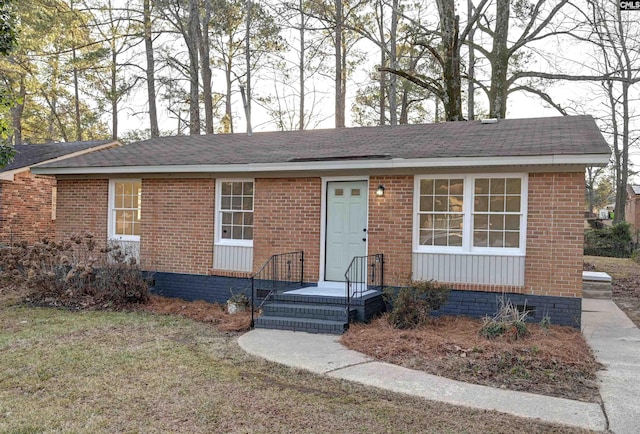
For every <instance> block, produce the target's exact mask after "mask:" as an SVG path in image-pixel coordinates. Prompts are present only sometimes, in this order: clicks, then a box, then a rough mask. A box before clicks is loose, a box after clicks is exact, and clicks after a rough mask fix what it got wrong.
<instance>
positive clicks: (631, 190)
mask: <svg viewBox="0 0 640 434" xmlns="http://www.w3.org/2000/svg"><path fill="white" fill-rule="evenodd" d="M624 209H625V219H624V220H625V221H626V222H627V223H629V224H630V225H632V226H633V227H634V228H635V229H640V185H632V184H627V203H626V205H625V208H624Z"/></svg>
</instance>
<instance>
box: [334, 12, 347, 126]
mask: <svg viewBox="0 0 640 434" xmlns="http://www.w3.org/2000/svg"><path fill="white" fill-rule="evenodd" d="M335 5H336V30H335V32H336V34H335V49H336V71H335V73H336V75H335V84H336V107H335V110H336V113H335V120H336V128H342V127H344V126H345V117H346V101H345V89H344V88H343V86H344V81H343V76H344V71H343V70H342V65H343V61H344V59H343V57H344V53H343V50H342V48H343V44H342V32H343V27H344V22H343V21H344V17H343V12H342V1H341V0H337V1H336V2H335Z"/></svg>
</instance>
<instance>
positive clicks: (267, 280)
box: [251, 251, 304, 327]
mask: <svg viewBox="0 0 640 434" xmlns="http://www.w3.org/2000/svg"><path fill="white" fill-rule="evenodd" d="M303 280H304V252H303V251H299V252H289V253H280V254H277V255H273V256H271V257H270V258H269V259H268V260H267V262H265V263H264V265H263V266H262V268H260V270H259V271H258V272H257V273H255V274H254V275H253V276H251V327H253V325H254V322H253V320H254V313H255V311H256V310H257V309H260V308H261V307H262V305H263V304H264V303H265V302H266V301H268V300H269V298H271V297H272V296H273V295H274V294H278V293H281V292H284V291H287V290H291V289H296V288H301V287H302V286H303V285H304V283H303ZM256 300H260V305H259V306H257V307H256Z"/></svg>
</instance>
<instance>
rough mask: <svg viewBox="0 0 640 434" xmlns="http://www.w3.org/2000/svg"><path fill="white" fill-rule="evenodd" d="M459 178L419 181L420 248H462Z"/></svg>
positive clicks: (462, 181)
mask: <svg viewBox="0 0 640 434" xmlns="http://www.w3.org/2000/svg"><path fill="white" fill-rule="evenodd" d="M463 189H464V180H463V179H422V180H420V203H419V214H420V245H423V246H462V221H463V216H464V213H463V212H462V209H463V208H462V207H463V203H464V196H463Z"/></svg>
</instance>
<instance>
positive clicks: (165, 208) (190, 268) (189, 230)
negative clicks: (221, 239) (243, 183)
mask: <svg viewBox="0 0 640 434" xmlns="http://www.w3.org/2000/svg"><path fill="white" fill-rule="evenodd" d="M214 204H215V180H214V179H143V180H142V222H141V229H140V232H141V235H140V261H141V266H142V268H143V269H148V270H155V271H165V272H175V273H190V274H207V273H208V272H209V270H211V267H212V266H213V227H214V226H213V224H214V222H213V217H214V212H215V211H214ZM105 215H106V213H105Z"/></svg>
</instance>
